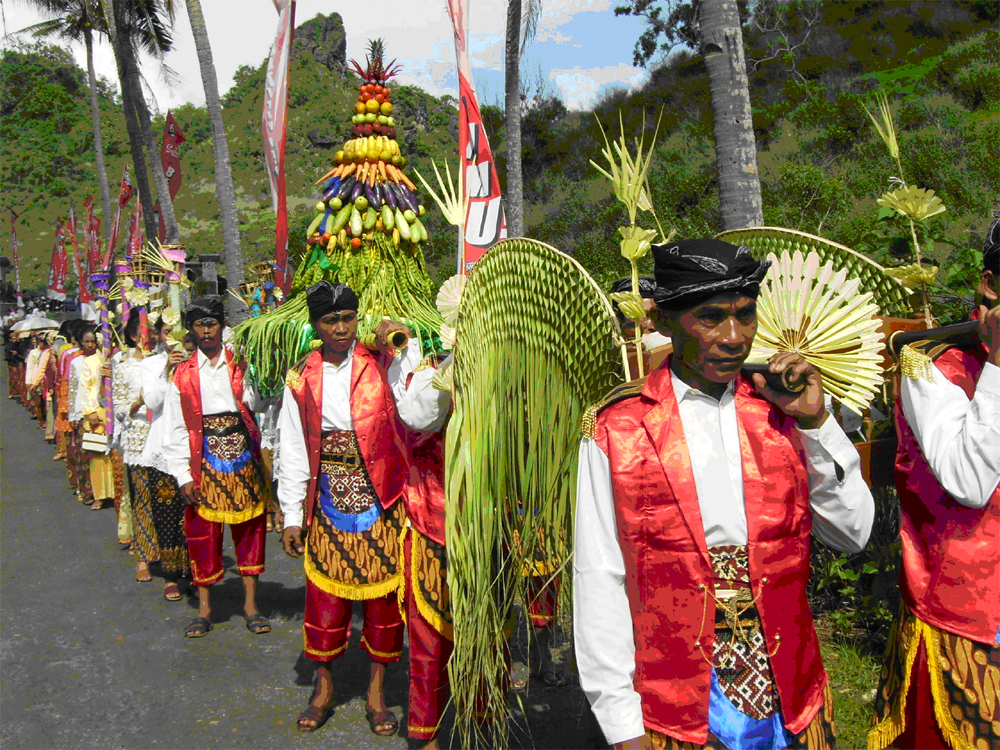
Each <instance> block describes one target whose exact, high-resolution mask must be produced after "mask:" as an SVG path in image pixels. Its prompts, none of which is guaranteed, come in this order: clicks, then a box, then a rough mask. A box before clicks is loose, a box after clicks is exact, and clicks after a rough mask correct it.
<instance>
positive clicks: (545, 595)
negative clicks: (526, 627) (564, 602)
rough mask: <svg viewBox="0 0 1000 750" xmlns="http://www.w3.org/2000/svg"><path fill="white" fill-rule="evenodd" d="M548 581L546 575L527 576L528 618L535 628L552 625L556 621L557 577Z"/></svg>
mask: <svg viewBox="0 0 1000 750" xmlns="http://www.w3.org/2000/svg"><path fill="white" fill-rule="evenodd" d="M546 581H549V576H548V575H533V576H531V577H530V578H528V592H527V596H526V598H527V600H528V618H529V619H530V620H531V624H532V625H534V626H535V627H536V628H542V627H545V626H546V625H552V624H553V623H554V622H555V621H556V612H557V610H558V606H557V604H558V601H559V578H558V577H556V578H553V579H552V580H551V581H549V582H548V584H546Z"/></svg>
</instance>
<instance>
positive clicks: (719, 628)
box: [706, 545, 778, 719]
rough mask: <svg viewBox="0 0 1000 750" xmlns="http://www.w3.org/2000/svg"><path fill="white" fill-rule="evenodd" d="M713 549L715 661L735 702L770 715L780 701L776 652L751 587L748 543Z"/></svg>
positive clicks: (755, 715)
mask: <svg viewBox="0 0 1000 750" xmlns="http://www.w3.org/2000/svg"><path fill="white" fill-rule="evenodd" d="M708 552H709V555H710V556H711V558H712V573H713V576H714V579H715V593H714V599H715V605H716V606H715V641H714V645H713V648H712V666H713V667H714V668H715V672H716V674H717V676H718V681H719V685H720V687H721V688H722V692H723V694H724V695H725V696H726V698H728V699H729V701H730V702H731V703H732V704H733V706H735V707H736V708H737V709H738V710H739V711H740V712H741V713H743V714H745V715H746V716H749V717H750V718H752V719H767V718H769V717H771V716H773V715H774V714H775V713H776V712H777V710H778V706H777V700H776V695H775V687H774V676H773V675H772V673H771V661H770V655H769V654H768V653H767V644H766V642H765V640H764V632H763V630H762V628H761V622H760V615H759V614H758V612H757V604H756V601H755V599H754V596H753V592H752V590H751V588H750V562H749V557H748V555H747V548H746V547H745V546H738V545H725V546H719V547H710V548H709V550H708ZM706 603H707V602H706Z"/></svg>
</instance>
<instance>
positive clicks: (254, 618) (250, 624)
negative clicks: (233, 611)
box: [243, 613, 271, 635]
mask: <svg viewBox="0 0 1000 750" xmlns="http://www.w3.org/2000/svg"><path fill="white" fill-rule="evenodd" d="M243 617H244V619H245V620H246V622H247V630H249V631H250V632H251V633H253V634H254V635H263V634H264V633H270V632H271V623H270V622H268V621H267V618H266V617H264V615H262V614H260V613H257V614H255V615H250V616H249V617H248V616H246V615H244V616H243ZM264 628H267V629H266V630H265V629H264Z"/></svg>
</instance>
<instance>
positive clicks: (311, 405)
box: [290, 345, 405, 526]
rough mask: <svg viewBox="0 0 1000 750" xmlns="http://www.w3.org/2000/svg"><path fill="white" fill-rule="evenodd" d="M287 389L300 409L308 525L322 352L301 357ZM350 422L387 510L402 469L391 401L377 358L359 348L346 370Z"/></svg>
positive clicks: (319, 426) (319, 430)
mask: <svg viewBox="0 0 1000 750" xmlns="http://www.w3.org/2000/svg"><path fill="white" fill-rule="evenodd" d="M290 387H291V392H292V396H293V397H294V398H295V403H296V405H297V406H298V407H299V416H300V417H301V420H302V428H303V430H304V431H305V439H306V448H307V450H308V451H309V475H310V478H309V489H308V491H307V494H306V521H305V523H306V526H308V525H309V524H310V523H311V522H312V518H313V513H314V512H315V510H316V484H317V482H318V481H319V464H320V443H321V442H322V436H323V353H322V352H321V351H320V350H318V349H317V350H316V351H314V352H313V353H312V354H310V355H309V356H308V357H306V361H305V363H304V365H302V371H301V372H300V373H299V375H298V382H297V383H295V384H294V385H291V386H290ZM351 419H352V420H353V421H354V434H355V435H357V438H358V448H359V449H360V451H361V457H362V458H363V459H364V461H365V468H366V469H367V470H368V477H369V478H370V479H371V482H372V486H373V487H374V488H375V494H376V495H377V496H378V499H379V502H380V503H381V504H382V507H383V508H391V507H392V506H393V504H394V503H395V502H396V501H397V500H398V499H399V496H400V494H402V491H403V472H404V471H405V460H404V458H403V450H402V447H401V439H400V437H399V431H398V428H397V423H398V421H399V419H398V417H397V416H396V402H395V401H394V400H393V397H392V390H391V389H390V388H389V382H388V380H387V379H386V375H385V369H384V368H383V367H381V366H380V364H379V362H378V358H377V356H376V355H375V354H373V353H372V352H370V351H368V349H366V348H365V347H363V346H361V345H357V346H355V347H354V359H353V364H352V366H351Z"/></svg>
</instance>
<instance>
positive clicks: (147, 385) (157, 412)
mask: <svg viewBox="0 0 1000 750" xmlns="http://www.w3.org/2000/svg"><path fill="white" fill-rule="evenodd" d="M166 368H167V352H166V350H164V351H162V352H159V353H158V354H154V355H152V356H151V357H146V358H145V359H144V360H142V362H140V363H139V373H140V375H139V377H140V380H141V382H142V402H143V404H145V406H146V418H147V420H148V421H149V432H148V433H147V435H146V444H145V445H144V446H143V448H142V455H141V456H140V458H139V461H138V465H140V466H150V467H152V468H154V469H158V470H159V471H162V472H166V471H167V462H166V459H165V458H164V456H163V428H164V426H165V425H164V422H163V401H164V398H165V397H166V395H167V386H168V385H169V384H170V382H169V381H168V380H167V370H166Z"/></svg>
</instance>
